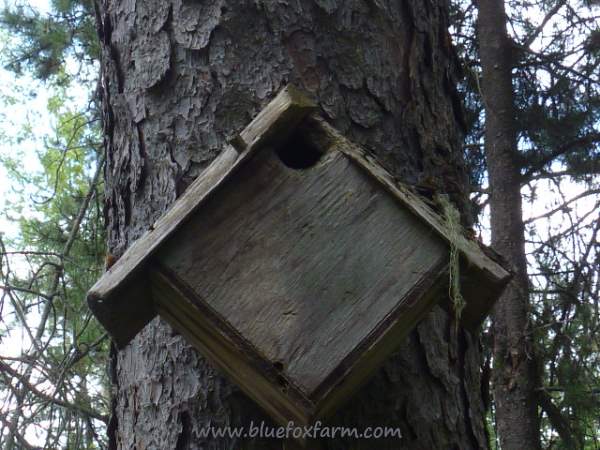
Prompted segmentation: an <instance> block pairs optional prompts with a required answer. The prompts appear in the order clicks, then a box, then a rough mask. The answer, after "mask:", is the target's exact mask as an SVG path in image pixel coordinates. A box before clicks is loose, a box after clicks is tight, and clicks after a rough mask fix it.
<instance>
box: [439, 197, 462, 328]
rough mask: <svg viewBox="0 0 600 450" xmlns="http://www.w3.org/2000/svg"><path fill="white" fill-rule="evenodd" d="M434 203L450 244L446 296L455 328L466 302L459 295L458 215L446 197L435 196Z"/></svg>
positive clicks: (460, 236)
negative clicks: (452, 314)
mask: <svg viewBox="0 0 600 450" xmlns="http://www.w3.org/2000/svg"><path fill="white" fill-rule="evenodd" d="M436 197H437V198H436V201H437V202H438V204H439V205H440V206H441V208H442V211H443V213H444V219H445V221H446V227H447V229H448V240H449V244H450V258H449V262H448V278H449V279H448V295H449V296H450V300H452V305H453V308H454V318H455V321H456V322H455V324H456V327H458V324H459V322H460V318H461V315H462V311H463V309H464V308H465V306H466V304H467V303H466V301H465V299H464V297H463V296H462V294H461V293H460V252H459V251H458V241H459V239H461V238H462V235H461V231H462V227H461V224H460V213H459V212H458V210H457V209H456V208H455V207H454V205H453V204H452V203H451V202H450V198H449V197H448V196H447V195H445V194H444V195H437V196H436Z"/></svg>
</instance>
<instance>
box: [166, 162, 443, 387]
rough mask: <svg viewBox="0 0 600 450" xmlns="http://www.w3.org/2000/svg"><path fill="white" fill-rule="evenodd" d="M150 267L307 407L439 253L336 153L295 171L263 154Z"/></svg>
mask: <svg viewBox="0 0 600 450" xmlns="http://www.w3.org/2000/svg"><path fill="white" fill-rule="evenodd" d="M223 230H227V231H226V232H224V231H223ZM156 258H157V260H158V261H159V262H160V263H161V264H163V265H165V266H166V267H167V268H168V269H169V270H171V271H173V272H174V273H175V274H176V275H177V276H178V277H179V278H180V279H181V280H182V281H183V282H184V283H186V284H187V285H188V286H190V288H191V289H192V290H193V291H194V292H196V293H197V295H199V296H200V297H201V298H202V299H203V300H204V301H205V302H206V304H207V305H208V306H209V307H210V308H211V309H213V310H214V311H215V312H216V313H217V314H218V315H219V316H220V317H221V318H223V319H224V320H225V321H227V322H228V323H229V324H230V325H231V326H232V327H233V328H235V329H236V330H238V331H239V333H240V335H241V336H243V337H244V338H245V339H247V340H248V341H249V343H250V344H251V345H252V346H253V347H254V348H256V349H257V351H258V352H259V353H260V354H261V355H263V357H264V358H265V359H266V360H267V361H270V362H271V363H272V364H275V365H277V366H280V367H281V368H282V369H283V373H285V375H286V377H287V379H288V381H289V383H290V384H291V385H294V386H297V387H298V388H299V389H300V390H301V391H302V392H304V393H305V394H306V395H307V396H313V395H315V392H316V391H317V390H318V389H320V390H322V391H326V390H327V388H326V387H325V388H324V387H323V386H322V384H323V383H324V381H325V380H326V379H327V378H328V377H329V376H330V375H332V374H333V373H334V372H335V371H336V370H337V371H339V370H340V367H341V366H343V365H345V366H346V367H347V368H349V367H351V366H352V365H353V361H348V360H347V358H348V357H349V355H351V354H352V352H353V351H354V350H355V349H356V348H358V347H361V345H362V344H363V343H364V342H367V341H369V340H371V339H379V336H378V335H377V334H378V332H380V331H381V330H380V327H381V326H382V324H384V322H385V321H386V320H387V319H388V318H389V317H390V315H392V314H393V312H394V311H395V310H396V309H397V308H404V309H406V310H410V309H411V308H413V307H415V305H419V300H420V299H419V298H416V299H415V298H413V297H412V293H413V289H414V287H415V286H417V285H419V284H420V283H421V282H422V280H423V279H425V280H427V282H428V283H433V280H435V279H436V278H437V275H438V273H435V272H434V273H432V272H431V271H432V269H433V268H437V269H438V270H441V269H440V264H442V263H444V262H445V260H446V259H447V250H446V246H445V244H444V242H443V241H442V240H441V239H440V238H439V237H438V236H437V235H436V234H435V233H433V232H432V231H431V230H430V229H429V228H427V227H424V226H423V225H422V224H421V223H420V222H419V220H418V219H417V217H416V216H414V215H413V214H412V213H411V212H409V211H407V210H406V209H404V208H398V205H397V202H396V200H395V198H394V197H393V196H392V195H390V194H389V193H388V192H387V191H385V190H383V189H381V187H380V186H379V184H378V183H377V181H375V180H373V179H372V178H371V177H370V176H369V175H368V174H367V173H365V172H363V171H362V170H361V169H359V168H358V167H356V166H355V165H354V164H353V163H352V162H351V161H350V160H349V159H348V158H347V157H346V156H345V155H344V154H342V153H340V152H332V153H328V154H325V155H324V156H323V158H322V160H321V161H320V162H319V163H318V164H317V165H316V166H315V167H313V168H310V169H306V170H303V171H296V170H293V169H289V168H287V167H285V166H284V165H283V164H282V163H281V161H280V160H279V159H278V157H277V156H276V155H275V153H274V152H268V151H265V152H261V153H260V154H258V155H256V156H255V158H253V159H252V160H251V161H249V162H248V163H247V164H246V165H245V166H244V167H242V168H240V170H239V171H238V173H237V175H236V177H235V178H234V179H231V180H230V182H228V183H226V184H224V185H223V186H222V188H221V189H220V190H219V191H218V192H216V193H215V195H214V196H213V197H212V198H211V199H209V200H208V201H207V202H206V203H205V205H204V207H203V208H202V210H200V211H198V213H197V215H196V216H195V217H194V219H193V220H191V221H189V222H188V223H186V224H185V225H184V226H182V227H181V228H180V229H179V230H178V233H177V235H176V236H174V237H173V239H172V240H171V241H170V242H169V243H168V244H167V245H165V246H164V247H163V248H162V249H161V250H160V251H159V252H158V253H157V254H156ZM420 295H423V293H422V292H421V293H420ZM409 299H410V300H416V301H415V302H414V303H413V304H411V305H407V304H406V303H407V302H408V300H409ZM419 307H420V305H419ZM406 317H407V318H409V319H410V315H407V316H406ZM403 324H404V327H405V331H408V329H409V328H411V327H412V326H414V323H407V322H403ZM358 356H359V355H355V357H356V358H357V357H358Z"/></svg>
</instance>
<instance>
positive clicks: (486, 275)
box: [304, 115, 511, 330]
mask: <svg viewBox="0 0 600 450" xmlns="http://www.w3.org/2000/svg"><path fill="white" fill-rule="evenodd" d="M304 129H305V130H308V131H309V132H310V133H311V134H313V136H312V138H313V139H316V140H318V142H319V145H320V146H321V147H322V148H324V149H327V150H328V151H339V152H341V153H343V154H345V155H347V156H348V157H350V158H351V159H352V160H353V161H354V162H355V163H356V164H357V165H358V166H359V167H361V168H362V169H364V170H366V171H367V172H368V173H369V174H370V175H372V176H373V178H374V179H376V180H377V181H378V182H379V183H381V185H382V186H383V187H384V188H385V189H386V190H388V191H389V192H390V193H391V194H393V195H394V196H395V197H396V199H397V200H399V201H400V203H401V204H402V205H403V206H405V207H406V208H407V209H408V210H409V211H412V212H413V213H414V214H416V215H417V216H418V217H419V218H420V219H421V220H422V222H423V223H424V224H425V225H427V226H429V227H430V228H431V229H432V230H434V231H435V232H436V234H438V235H439V236H440V237H441V238H442V239H444V240H445V241H446V242H447V243H448V244H450V242H451V241H452V239H453V238H452V236H454V233H451V232H450V230H449V229H448V227H447V225H446V224H445V222H444V220H443V219H442V218H441V217H440V216H439V215H438V214H437V213H436V212H435V211H433V210H432V209H431V207H430V206H429V205H427V203H425V202H424V201H423V200H422V199H421V198H419V196H418V195H416V194H414V193H413V192H412V191H411V190H410V189H408V188H407V187H406V186H404V185H402V184H401V183H398V182H397V181H396V180H394V178H393V177H392V175H391V174H390V173H389V172H388V171H386V170H385V169H384V168H383V167H382V166H381V165H380V164H379V163H378V162H377V161H375V160H374V159H373V157H372V156H370V155H369V154H368V153H366V152H365V151H364V150H363V149H362V148H360V147H359V146H357V145H356V144H354V143H352V142H351V141H349V140H348V139H346V138H345V137H344V136H342V135H341V134H340V133H339V132H338V131H337V130H336V129H335V128H333V127H332V126H331V125H329V124H328V123H327V122H325V121H324V120H323V119H322V118H320V117H318V116H316V115H313V116H310V117H309V118H307V120H306V121H305V123H304ZM454 244H455V245H456V246H457V247H458V250H459V251H460V252H461V255H462V258H461V264H462V265H463V266H464V272H463V277H462V278H464V281H463V284H464V293H463V294H465V295H464V297H465V300H466V302H467V305H466V307H465V310H464V311H463V315H462V316H461V317H462V323H463V325H464V326H466V327H467V328H469V329H472V330H473V329H476V328H477V327H478V326H479V325H481V322H482V321H483V320H484V319H485V317H486V316H487V314H488V313H489V311H490V310H491V308H492V306H493V305H494V302H495V301H496V299H497V298H498V296H499V295H500V293H501V291H502V289H503V288H504V286H505V285H506V283H508V281H509V280H510V278H511V274H510V272H508V270H506V268H504V267H503V265H502V264H500V263H499V262H498V261H496V260H495V259H494V258H493V255H492V254H491V253H492V252H491V250H489V249H486V250H484V249H483V248H482V247H480V245H479V244H478V243H477V242H475V241H473V240H471V239H467V238H466V237H465V236H464V233H462V234H461V235H459V239H458V240H457V241H455V242H454Z"/></svg>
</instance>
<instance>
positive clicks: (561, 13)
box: [452, 0, 600, 448]
mask: <svg viewBox="0 0 600 450" xmlns="http://www.w3.org/2000/svg"><path fill="white" fill-rule="evenodd" d="M504 3H505V2H501V1H496V2H489V1H485V2H484V1H480V2H479V10H480V15H479V24H480V27H482V26H484V27H485V28H486V31H485V32H482V33H481V34H480V35H479V41H477V40H476V39H474V36H475V27H476V20H477V15H476V12H477V8H476V5H475V4H472V3H470V2H457V3H455V5H454V6H455V8H454V14H453V21H452V22H453V24H454V26H455V27H456V28H455V29H454V36H455V37H456V42H457V43H458V50H459V53H460V55H461V59H463V61H465V63H466V64H465V68H466V79H465V84H464V85H463V89H464V92H465V94H466V95H465V97H466V99H467V102H466V105H467V110H468V114H467V117H468V120H469V123H470V130H471V132H470V133H469V135H468V136H467V145H466V155H467V159H468V161H469V162H470V166H471V170H470V173H471V176H472V178H471V179H472V185H473V190H474V191H475V197H474V199H475V201H476V203H477V204H478V205H479V206H478V209H479V210H483V209H484V208H486V207H487V206H489V205H488V203H489V204H491V206H492V209H494V205H493V200H490V199H488V194H489V191H488V189H487V188H486V184H488V181H489V185H490V186H489V188H490V190H492V191H493V190H494V186H493V185H494V182H495V184H496V189H498V190H500V191H502V190H504V189H509V190H512V196H513V198H514V197H516V195H517V190H516V189H515V187H516V186H520V191H521V197H522V198H523V206H524V210H525V211H524V212H525V216H526V217H523V214H519V213H518V212H517V211H516V203H515V202H514V201H513V202H505V206H506V207H508V208H509V209H510V208H512V209H513V218H512V219H511V221H507V222H505V221H504V220H499V221H498V222H497V225H496V227H499V228H500V230H499V231H500V233H502V232H503V231H508V229H509V228H508V227H507V225H508V224H510V223H511V222H512V223H515V222H518V221H519V220H521V221H522V222H523V224H522V225H520V228H521V229H522V230H523V231H524V233H525V235H524V237H523V241H521V243H520V244H518V245H516V244H517V242H518V241H519V240H521V238H520V235H521V233H517V230H513V233H516V234H513V235H512V236H511V237H510V239H511V241H512V243H513V244H514V245H515V247H516V248H523V247H524V248H525V251H526V256H527V264H528V267H529V278H528V282H527V284H525V282H524V280H523V281H522V284H523V286H527V285H528V286H529V288H528V293H527V294H521V295H520V300H518V298H519V296H515V299H516V301H517V302H520V304H521V314H523V313H524V314H525V315H524V316H521V318H520V319H519V318H516V322H511V323H513V324H514V323H519V326H518V327H517V329H516V330H515V333H514V336H515V337H517V339H514V338H513V341H512V342H513V343H514V344H513V345H517V346H520V347H521V349H520V350H519V351H517V354H518V353H520V354H521V355H523V352H525V354H526V355H527V360H530V362H529V363H527V362H526V364H524V365H523V364H522V365H521V366H520V367H521V369H522V372H521V376H522V377H525V378H526V379H525V380H524V381H522V388H523V389H525V391H526V392H527V393H523V392H521V393H519V392H518V391H519V389H518V388H517V389H516V392H515V390H514V389H513V390H512V391H509V392H508V393H507V394H506V395H504V394H502V392H499V391H500V390H501V387H500V386H496V388H495V391H496V394H500V395H503V398H502V399H501V398H496V399H495V401H496V403H495V405H496V409H495V410H494V409H492V412H495V413H496V414H497V417H496V420H494V423H496V424H498V425H499V424H500V423H501V422H502V421H503V420H505V422H506V423H510V422H511V421H512V422H515V421H516V422H517V423H520V424H521V425H526V424H527V423H529V424H530V427H534V425H533V423H534V422H535V421H536V420H538V419H537V417H538V416H539V418H540V420H541V439H542V443H543V446H544V447H545V448H550V447H552V448H554V447H557V448H595V446H597V445H598V435H597V429H598V424H597V411H598V408H599V405H598V397H597V394H594V392H595V391H594V389H595V386H597V385H598V378H597V375H598V372H597V362H598V361H597V359H596V357H595V356H593V355H592V353H590V351H589V349H590V348H597V345H598V341H597V336H596V333H595V330H596V328H597V320H598V314H597V312H598V311H597V308H596V306H595V305H596V304H597V301H598V270H597V268H598V265H597V264H596V262H597V261H598V240H597V231H596V229H597V228H598V220H597V217H598V214H597V210H598V206H599V205H600V202H599V201H598V193H599V190H598V170H599V168H600V165H599V164H598V155H599V146H598V142H599V139H598V138H599V133H598V126H599V122H598V105H599V101H598V100H599V96H598V87H599V86H600V85H599V83H598V81H599V80H598V73H599V71H598V49H597V43H596V44H594V43H595V42H596V41H597V36H598V32H599V23H600V22H599V20H598V10H597V9H593V8H590V4H589V3H581V2H575V1H547V0H542V1H533V2H526V3H522V2H506V5H507V9H508V14H507V15H505V14H504V12H503V9H504V8H503V6H504ZM492 8H493V9H494V10H495V11H494V13H492V14H491V15H490V14H489V13H490V11H491V10H492ZM484 9H485V10H487V12H488V15H487V16H486V19H485V20H487V23H486V24H484V23H483V22H484V21H485V20H484ZM490 22H491V23H490ZM503 23H506V24H507V25H503ZM490 26H492V27H495V29H496V33H495V34H494V33H493V30H490ZM507 27H508V32H507V31H506V28H507ZM493 40H495V43H496V44H497V45H498V46H499V47H497V48H495V49H494V48H490V47H491V45H492V44H493V42H490V41H493ZM484 41H486V42H484ZM484 47H486V49H485V50H486V51H487V52H488V55H489V53H490V52H494V51H495V52H496V54H495V55H494V56H493V57H491V58H488V60H487V64H488V66H487V70H488V74H489V77H487V76H486V72H485V69H484V71H483V74H482V68H481V65H480V60H479V51H481V63H483V62H484V58H483V53H484ZM486 77H487V78H488V82H489V84H488V88H487V89H486V81H485V80H486ZM498 77H504V82H503V83H500V82H499V81H498ZM481 78H483V80H480V79H481ZM490 80H492V81H490ZM509 80H510V84H509ZM496 82H497V83H496ZM482 89H483V95H482V94H481V91H482ZM488 90H489V91H491V92H488V93H487V95H486V91H488ZM511 90H514V97H513V98H514V100H513V102H514V106H512V107H510V105H506V104H505V105H502V102H505V103H506V102H507V101H509V100H510V97H511V95H510V94H511ZM488 95H489V97H490V99H489V100H488ZM484 108H485V109H486V114H485V118H484V115H483V114H482V112H483V109H484ZM511 108H512V110H513V111H512V113H511V112H510V109H511ZM502 110H504V111H502ZM498 111H500V112H501V113H500V114H498V113H497V112H498ZM502 112H503V113H504V114H502ZM495 113H496V114H495ZM494 121H495V123H493V122H494ZM507 122H508V124H507ZM511 123H512V124H511ZM484 125H485V127H486V128H487V132H488V133H489V134H487V135H486V136H487V137H486V139H488V138H489V141H488V143H487V144H486V152H487V151H488V150H489V151H490V152H494V150H496V151H497V150H500V149H499V148H497V149H494V148H493V144H494V142H495V143H496V144H498V145H500V144H501V143H498V141H502V140H504V145H503V147H501V148H504V149H505V153H504V154H505V155H506V156H507V158H506V160H505V161H504V167H503V169H504V170H511V171H512V175H511V176H500V177H496V179H495V180H494V181H493V180H492V178H493V174H492V167H491V166H489V169H490V173H489V179H488V172H487V169H488V166H486V161H485V159H484V158H483V156H484V153H483V151H482V150H483V147H482V144H483V140H482V138H483V131H484ZM499 125H503V127H504V128H503V129H502V127H501V128H499ZM492 128H493V129H494V130H495V131H501V132H502V133H503V134H502V136H501V137H500V139H498V138H497V135H496V133H495V132H494V131H492ZM511 141H512V142H513V144H512V146H513V147H512V149H511V148H510V147H509V144H510V142H511ZM488 144H489V147H492V148H489V149H488V148H487V147H488ZM497 162H498V160H497V159H496V161H490V160H488V164H493V163H497ZM501 170H502V168H501ZM515 177H517V178H518V182H517V180H515ZM507 180H512V181H511V182H509V183H507ZM497 200H498V199H497ZM499 200H500V201H502V200H503V199H502V198H500V199H499ZM542 202H544V203H546V206H547V210H546V211H540V208H539V207H537V208H535V209H534V208H533V207H534V206H535V205H539V204H540V203H542ZM496 204H497V203H496ZM496 211H497V212H498V213H499V214H504V215H506V214H507V212H506V209H504V210H502V209H501V208H500V209H498V208H496ZM493 215H494V214H492V216H493ZM527 216H528V217H527ZM517 236H518V237H517ZM523 242H524V243H525V245H524V246H523ZM510 252H511V250H510V249H509V252H508V254H510ZM515 259H516V260H517V262H518V263H519V264H518V265H519V266H520V267H521V268H522V267H523V256H522V255H521V256H517V257H515ZM519 261H520V262H519ZM521 270H522V269H521ZM522 292H523V290H522ZM567 298H568V300H567ZM527 305H528V306H527ZM523 309H524V310H523ZM497 316H498V315H497ZM503 317H505V315H504V314H501V315H500V316H499V318H500V324H501V323H505V324H506V322H505V321H503V320H502V318H503ZM524 321H525V322H524ZM497 323H498V322H497ZM523 327H525V329H527V330H529V331H523V330H524V328H523ZM502 328H504V327H502ZM507 329H510V327H507V328H505V329H504V330H502V329H500V331H501V332H502V333H503V334H504V335H506V330H507ZM497 330H498V327H496V329H495V330H494V331H497ZM519 334H521V335H522V336H523V339H521V340H519V339H518V336H519ZM584 336H585V337H584ZM488 337H490V335H488ZM502 338H503V336H502V335H501V336H497V337H496V340H498V339H502ZM486 340H487V338H486ZM488 342H490V341H488ZM508 342H510V341H508ZM527 342H529V344H526V343H527ZM533 354H535V355H536V359H537V363H536V365H535V370H533V369H532V367H531V362H533V359H530V358H531V356H532V355H533ZM504 355H506V353H504ZM490 356H491V355H489V356H488V357H486V360H487V363H486V367H484V374H485V373H486V372H488V367H489V361H490V360H491V358H490ZM496 359H498V358H496ZM527 360H526V361H527ZM496 363H497V365H496V367H497V368H498V369H497V370H496V376H495V378H496V379H497V380H501V378H502V371H503V370H505V369H506V367H509V368H510V367H512V366H511V365H510V364H509V365H508V366H507V365H505V364H504V365H503V364H501V363H500V362H499V361H496ZM527 365H529V368H526V366H527ZM559 378H560V380H561V381H560V382H559V381H558V379H559ZM509 383H510V382H509ZM584 393H585V394H584ZM511 395H514V396H518V395H524V396H525V398H529V401H528V404H525V405H523V404H521V405H522V407H521V414H527V415H529V416H530V418H529V420H528V421H527V420H526V421H521V420H519V417H518V414H513V412H511V411H510V409H511V408H514V407H518V406H516V405H518V404H516V405H515V404H514V403H513V402H511V401H510V397H511ZM497 397H498V395H497ZM501 400H503V401H504V404H505V405H511V404H512V405H514V406H509V408H508V411H507V410H504V411H501V407H500V406H499V404H498V403H499V402H500V401H501ZM505 411H506V412H505ZM502 415H504V418H501V417H500V416H502ZM508 428H509V431H507V430H505V432H504V434H505V435H507V438H508V439H511V436H515V434H514V432H515V430H518V429H519V426H518V425H517V428H513V427H512V426H510V427H508ZM530 430H531V428H530ZM498 431H499V432H500V434H501V435H502V430H498ZM532 434H533V433H532V432H530V433H529V435H530V436H531V435H532ZM514 445H516V446H517V448H521V446H522V443H515V444H514ZM507 448H512V447H507Z"/></svg>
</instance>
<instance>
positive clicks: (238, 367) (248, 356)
mask: <svg viewBox="0 0 600 450" xmlns="http://www.w3.org/2000/svg"><path fill="white" fill-rule="evenodd" d="M150 275H151V277H150V279H151V280H152V285H153V296H154V300H155V303H156V308H157V311H158V313H159V314H160V316H161V317H162V318H164V319H165V320H166V321H167V322H168V323H169V324H170V325H171V326H172V327H173V328H174V329H175V330H177V331H179V332H180V333H181V334H182V335H183V336H184V337H185V338H186V339H187V341H188V342H190V343H191V344H192V345H193V346H194V347H195V348H196V349H198V350H199V351H200V352H201V353H202V354H203V355H204V356H205V357H207V358H208V359H209V360H210V361H211V362H212V363H213V364H215V365H216V366H217V367H218V368H219V369H221V370H223V371H224V372H225V375H226V376H228V377H229V378H231V379H232V381H233V382H234V383H236V384H237V385H238V386H239V387H240V388H241V389H242V390H243V391H244V392H245V393H246V394H247V395H248V396H250V397H251V398H253V399H254V400H255V401H256V402H258V403H259V404H260V405H262V407H263V408H264V409H265V410H266V411H267V412H268V413H269V414H270V415H271V417H273V418H274V419H276V420H277V421H278V422H279V423H280V424H282V425H287V423H288V422H289V421H294V422H295V423H296V424H298V425H307V424H308V423H310V421H311V420H312V419H313V413H314V404H313V403H311V402H310V401H308V400H307V399H305V398H302V396H301V395H300V394H298V393H297V391H294V390H293V389H292V388H291V387H290V386H286V387H283V386H282V385H281V383H279V382H278V381H277V379H276V378H277V376H278V375H277V374H276V370H275V369H273V368H272V366H271V364H270V363H269V362H268V361H266V360H265V359H264V358H262V357H261V355H259V354H258V353H257V352H256V351H255V350H254V349H253V348H252V347H251V346H249V345H248V344H247V343H246V342H245V341H244V340H243V338H241V337H240V336H235V333H234V332H232V331H229V332H227V331H224V328H223V327H221V326H219V324H218V323H217V321H218V319H217V318H216V317H215V315H214V313H212V312H209V311H207V310H206V309H205V308H204V307H203V310H202V311H200V310H199V309H198V303H199V300H195V299H194V297H195V296H194V295H193V294H192V295H190V293H189V292H186V288H185V287H182V286H181V284H180V283H179V282H177V280H175V279H174V278H173V277H172V275H171V274H170V273H168V272H165V271H163V270H162V269H161V268H160V267H157V266H153V267H152V269H151V271H150ZM182 288H183V290H182ZM194 300H195V301H194ZM221 325H223V326H225V327H226V324H224V323H222V324H221Z"/></svg>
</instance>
